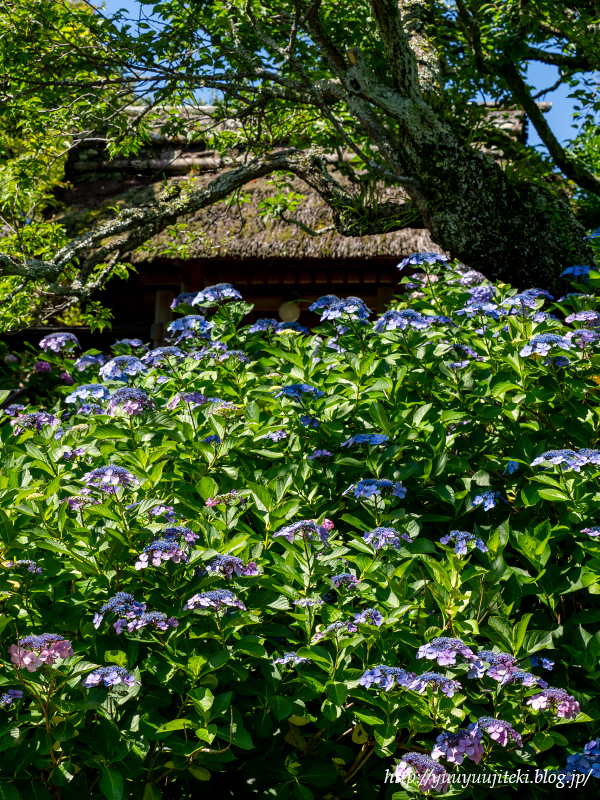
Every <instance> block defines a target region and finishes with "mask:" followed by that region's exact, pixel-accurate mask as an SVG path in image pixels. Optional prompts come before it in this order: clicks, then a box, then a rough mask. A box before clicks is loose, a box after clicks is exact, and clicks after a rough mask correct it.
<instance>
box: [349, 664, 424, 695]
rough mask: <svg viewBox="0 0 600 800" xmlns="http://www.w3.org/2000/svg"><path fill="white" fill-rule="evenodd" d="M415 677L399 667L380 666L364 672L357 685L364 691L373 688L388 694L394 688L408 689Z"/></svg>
mask: <svg viewBox="0 0 600 800" xmlns="http://www.w3.org/2000/svg"><path fill="white" fill-rule="evenodd" d="M416 677H417V676H416V675H415V674H414V673H413V672H406V670H403V669H400V668H399V667H386V666H385V665H384V664H380V665H379V666H378V667H371V668H370V669H368V670H366V671H365V672H364V673H363V674H362V676H361V678H360V680H359V683H360V685H361V686H364V687H365V689H370V688H371V687H372V686H374V687H375V688H377V689H383V690H384V691H386V692H389V691H390V690H391V689H394V688H395V687H396V686H399V687H401V688H403V689H406V688H408V686H409V685H410V684H411V683H412V682H413V681H414V679H415V678H416Z"/></svg>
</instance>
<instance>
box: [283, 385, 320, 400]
mask: <svg viewBox="0 0 600 800" xmlns="http://www.w3.org/2000/svg"><path fill="white" fill-rule="evenodd" d="M274 394H275V397H289V398H290V399H292V400H303V399H304V397H305V395H309V396H312V397H323V395H324V394H325V392H322V391H321V390H320V389H315V387H314V386H310V385H309V384H308V383H292V384H290V385H289V386H282V387H281V389H277V390H275V392H274Z"/></svg>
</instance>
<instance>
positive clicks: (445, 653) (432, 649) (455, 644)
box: [416, 636, 475, 667]
mask: <svg viewBox="0 0 600 800" xmlns="http://www.w3.org/2000/svg"><path fill="white" fill-rule="evenodd" d="M457 655H460V656H462V658H464V659H465V661H470V660H471V659H472V658H474V655H475V654H474V653H473V651H472V650H471V648H470V647H468V646H467V645H466V644H465V643H464V642H463V640H462V639H450V638H448V637H447V636H440V637H438V638H437V639H432V640H431V641H430V642H429V643H428V644H423V645H421V647H419V650H418V652H417V656H416V657H417V658H428V659H432V660H437V663H438V664H439V665H440V667H447V666H450V665H454V664H456V656H457Z"/></svg>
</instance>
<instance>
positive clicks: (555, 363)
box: [544, 356, 571, 369]
mask: <svg viewBox="0 0 600 800" xmlns="http://www.w3.org/2000/svg"><path fill="white" fill-rule="evenodd" d="M570 364H571V360H570V359H569V358H568V356H554V357H552V358H547V359H546V360H545V361H544V366H545V367H550V366H552V367H556V368H557V369H564V367H568V366H569V365H570Z"/></svg>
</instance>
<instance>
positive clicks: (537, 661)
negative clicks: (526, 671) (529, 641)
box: [529, 656, 555, 672]
mask: <svg viewBox="0 0 600 800" xmlns="http://www.w3.org/2000/svg"><path fill="white" fill-rule="evenodd" d="M529 661H530V663H531V668H532V669H533V667H539V666H541V667H542V669H547V670H548V672H552V667H553V666H554V663H555V662H554V661H552V660H551V659H549V658H544V657H543V656H529Z"/></svg>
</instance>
